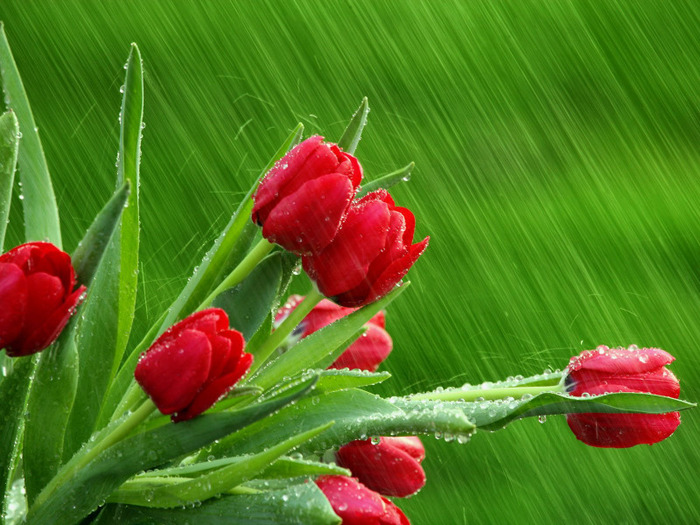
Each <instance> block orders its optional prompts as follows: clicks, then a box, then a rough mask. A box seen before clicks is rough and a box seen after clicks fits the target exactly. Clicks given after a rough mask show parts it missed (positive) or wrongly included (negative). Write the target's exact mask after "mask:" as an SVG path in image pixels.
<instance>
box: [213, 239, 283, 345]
mask: <svg viewBox="0 0 700 525" xmlns="http://www.w3.org/2000/svg"><path fill="white" fill-rule="evenodd" d="M281 279H282V254H281V252H277V253H273V254H272V255H269V256H268V257H266V258H265V259H264V260H263V261H262V262H261V263H260V264H258V266H257V267H256V268H255V270H253V271H252V272H251V274H250V275H249V276H248V277H247V278H246V279H245V280H244V281H243V282H242V283H240V284H239V285H237V286H235V287H233V288H231V289H230V290H227V291H226V292H224V293H222V294H220V295H219V296H218V297H217V298H216V299H215V300H214V303H213V306H216V307H218V308H222V309H223V310H224V311H225V312H226V313H227V314H228V318H229V322H230V323H231V327H232V328H235V329H236V330H238V331H240V332H242V333H243V337H245V340H246V341H249V340H250V338H251V337H252V336H253V334H255V332H257V330H258V328H260V326H261V325H262V324H263V322H264V321H265V318H266V317H267V316H268V315H270V310H271V308H272V305H273V303H274V301H275V297H276V296H277V290H278V288H279V285H280V282H281Z"/></svg>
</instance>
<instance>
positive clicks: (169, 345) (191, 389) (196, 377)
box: [134, 308, 253, 421]
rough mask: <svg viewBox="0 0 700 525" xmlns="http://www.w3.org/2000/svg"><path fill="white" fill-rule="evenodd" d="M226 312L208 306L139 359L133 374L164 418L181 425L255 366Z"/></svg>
mask: <svg viewBox="0 0 700 525" xmlns="http://www.w3.org/2000/svg"><path fill="white" fill-rule="evenodd" d="M244 345H245V341H244V340H243V335H241V333H240V332H238V331H236V330H230V329H229V324H228V316H227V315H226V312H224V311H223V310H221V309H219V308H209V309H207V310H202V311H201V312H196V313H194V314H192V315H190V316H189V317H187V318H185V319H184V320H182V321H180V322H179V323H177V324H175V325H173V326H172V327H170V328H169V329H168V330H167V331H166V332H165V333H163V335H161V336H160V337H159V338H158V339H157V340H156V341H155V343H153V344H152V345H151V347H150V348H149V349H148V350H147V351H146V352H145V353H144V354H143V355H142V356H141V359H140V360H139V362H138V364H137V365H136V370H135V372H134V376H135V377H136V381H138V383H139V384H140V385H141V387H142V388H143V389H144V390H145V391H146V393H147V394H148V395H149V396H150V398H151V399H152V400H153V403H155V405H156V406H157V407H158V410H160V411H161V412H162V413H163V414H173V415H172V420H173V421H185V420H187V419H192V418H193V417H195V416H197V415H199V414H201V413H202V412H204V411H205V410H207V409H208V408H210V407H211V406H212V405H213V404H214V403H216V402H217V401H218V400H219V399H220V398H222V397H223V396H224V395H226V393H227V392H228V391H229V390H231V388H233V386H234V385H235V384H236V383H237V382H238V380H239V379H241V378H242V377H243V376H244V375H245V374H246V372H248V369H249V368H250V365H251V364H252V362H253V356H252V354H248V353H246V352H244V351H243V347H244Z"/></svg>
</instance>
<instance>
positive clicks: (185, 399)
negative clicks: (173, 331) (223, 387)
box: [134, 329, 212, 414]
mask: <svg viewBox="0 0 700 525" xmlns="http://www.w3.org/2000/svg"><path fill="white" fill-rule="evenodd" d="M211 350H212V348H211V344H210V343H209V340H208V339H207V336H206V335H205V334H204V333H202V332H199V331H196V330H189V329H185V330H178V334H177V337H175V338H174V339H172V340H168V341H167V342H165V343H158V342H156V343H154V344H153V346H151V348H150V349H149V350H148V351H147V352H146V353H145V354H144V355H143V356H142V357H141V359H140V360H139V362H138V364H137V365H136V370H135V372H134V376H135V377H136V381H138V383H139V384H140V385H141V387H142V388H143V389H144V390H145V391H146V393H147V394H148V395H149V396H150V398H151V399H152V400H153V402H154V403H155V405H156V406H157V407H158V410H160V411H161V412H162V413H163V414H172V413H174V412H178V411H180V410H184V409H185V408H186V407H188V406H189V405H190V404H191V403H192V401H193V400H194V399H195V397H196V396H197V394H198V393H199V391H200V390H201V389H202V387H203V386H204V383H205V381H206V379H207V377H208V375H209V368H210V366H211Z"/></svg>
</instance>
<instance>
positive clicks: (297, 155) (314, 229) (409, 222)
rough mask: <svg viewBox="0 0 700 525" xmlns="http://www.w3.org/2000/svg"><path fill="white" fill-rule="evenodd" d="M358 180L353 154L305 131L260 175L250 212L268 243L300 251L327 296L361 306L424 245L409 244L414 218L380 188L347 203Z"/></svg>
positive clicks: (390, 283)
mask: <svg viewBox="0 0 700 525" xmlns="http://www.w3.org/2000/svg"><path fill="white" fill-rule="evenodd" d="M361 179H362V168H361V167H360V164H359V162H358V161H357V159H356V158H355V157H353V156H352V155H349V154H347V153H344V152H342V151H341V150H340V149H339V148H338V146H337V145H335V144H326V143H324V142H323V137H318V136H314V137H311V138H309V139H307V140H305V141H304V142H302V143H301V144H299V145H298V146H296V147H295V148H293V149H292V150H291V151H290V152H289V153H287V154H286V155H285V156H284V157H283V158H282V159H281V160H280V161H279V162H277V163H276V164H275V166H274V167H273V168H272V169H271V170H270V171H269V172H268V173H267V174H266V176H265V178H264V179H263V180H262V181H261V182H260V186H259V187H258V190H257V192H256V193H255V195H254V197H253V199H254V201H255V202H254V206H253V213H252V218H253V221H254V222H255V223H257V224H258V225H260V226H262V228H263V236H264V237H265V238H266V239H267V240H268V241H270V242H274V243H277V244H279V245H281V246H282V247H284V248H285V249H287V250H289V251H291V252H293V253H296V254H298V255H302V256H303V265H304V269H305V270H306V272H307V273H308V275H309V277H310V278H311V279H312V280H313V281H314V282H315V283H316V286H317V287H318V289H319V290H320V291H321V293H323V294H324V295H326V296H327V297H332V298H333V299H334V300H335V302H337V303H338V304H340V305H342V306H347V307H359V306H363V305H366V304H368V303H371V302H373V301H376V300H377V299H379V298H380V297H382V296H383V295H386V294H387V293H388V292H389V291H391V289H392V288H393V287H394V286H395V285H396V284H397V283H398V282H399V281H401V279H402V278H403V276H404V275H406V272H408V270H409V269H410V268H411V266H412V265H413V263H415V262H416V260H417V259H418V257H420V255H421V254H422V253H423V251H424V250H425V248H426V246H427V245H428V238H427V237H426V238H425V239H423V240H422V241H421V242H419V243H416V244H413V233H414V229H415V219H414V217H413V214H412V213H411V212H410V211H409V210H408V209H406V208H400V207H398V206H396V205H395V204H394V201H393V199H392V198H391V197H390V196H389V194H388V193H387V192H386V191H385V190H378V191H375V192H372V193H369V194H367V195H365V196H364V197H363V198H361V199H359V200H356V201H353V198H354V197H355V193H356V191H357V187H358V184H359V183H360V181H361Z"/></svg>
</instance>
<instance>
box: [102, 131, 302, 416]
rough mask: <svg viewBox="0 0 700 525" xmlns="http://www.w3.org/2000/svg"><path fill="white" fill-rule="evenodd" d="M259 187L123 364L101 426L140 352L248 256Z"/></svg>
mask: <svg viewBox="0 0 700 525" xmlns="http://www.w3.org/2000/svg"><path fill="white" fill-rule="evenodd" d="M303 129H304V127H303V126H302V125H301V124H299V125H297V127H296V128H295V129H294V130H293V131H292V133H291V134H290V135H289V136H288V137H287V139H286V140H285V141H284V143H283V144H282V146H281V147H280V148H279V149H278V150H277V152H276V153H275V155H274V156H273V157H272V159H270V161H269V162H268V164H267V166H265V168H264V169H263V172H262V175H264V174H265V173H266V172H267V171H268V170H269V169H270V168H271V167H272V166H273V165H274V163H275V162H277V160H279V159H280V158H281V157H282V156H283V155H284V154H285V152H287V150H289V148H291V147H293V146H294V145H295V144H296V143H297V142H298V141H299V139H300V137H301V132H302V131H303ZM262 175H261V176H262ZM256 187H257V181H256V183H255V185H253V187H252V188H251V189H250V191H249V192H248V194H247V195H246V196H245V197H244V198H243V200H242V201H241V203H240V205H239V206H238V209H237V210H236V211H235V213H234V214H233V216H232V217H231V220H230V221H229V223H228V224H227V225H226V227H225V228H224V230H223V232H221V234H220V235H219V237H218V238H217V240H216V241H215V242H214V245H213V246H212V247H211V249H210V250H209V251H208V252H207V254H206V255H205V256H204V258H203V259H202V262H201V264H200V265H199V266H197V268H196V269H195V271H194V274H193V275H192V277H191V278H190V279H189V281H188V282H187V285H186V286H185V288H184V289H183V290H182V292H181V293H180V295H179V296H178V297H177V299H175V301H174V302H173V304H172V305H171V307H170V308H169V309H168V311H167V313H165V314H164V316H163V317H161V319H159V323H158V325H157V326H154V327H153V328H152V329H151V330H149V332H148V333H147V334H146V336H145V337H144V338H143V340H142V341H141V342H140V343H139V344H138V345H137V346H136V347H135V348H134V350H133V351H132V352H131V354H130V355H129V356H128V358H127V359H126V360H125V361H124V363H123V364H122V367H121V369H120V370H119V373H118V374H117V377H116V378H115V380H114V381H113V383H112V386H111V387H110V390H109V392H108V393H107V396H106V397H105V401H104V403H103V407H102V409H101V411H100V418H99V422H100V423H101V424H104V423H106V422H107V421H109V419H110V418H111V417H112V414H113V413H114V411H115V410H116V409H117V406H118V405H119V402H120V401H121V399H122V397H123V396H124V394H125V393H126V390H127V388H129V385H130V384H131V382H132V379H133V375H134V368H135V367H136V363H137V362H138V358H139V355H140V354H141V352H143V351H144V350H146V349H147V348H148V347H149V346H150V345H151V343H152V342H153V341H154V340H155V338H156V337H157V336H158V335H159V334H160V333H162V332H164V331H165V330H166V329H167V328H169V327H170V326H172V325H173V324H174V323H175V322H177V321H178V320H180V319H182V318H183V317H185V316H187V315H189V314H190V313H192V312H193V311H194V309H195V308H197V307H198V306H199V305H200V304H201V303H202V301H204V299H205V298H206V297H207V296H208V294H209V293H210V292H211V291H212V290H213V288H214V286H215V285H216V283H217V282H219V281H220V280H221V279H222V278H223V277H224V276H225V275H226V274H227V273H228V272H230V271H231V270H232V269H233V267H234V266H235V265H236V264H237V262H239V261H240V260H241V259H242V258H243V256H244V255H245V251H246V250H247V249H248V247H249V246H250V242H251V241H252V239H253V236H254V233H255V231H256V230H257V227H255V226H254V225H253V224H252V222H251V221H250V214H251V211H252V209H253V200H252V196H253V193H254V192H255V189H256ZM98 426H99V425H98Z"/></svg>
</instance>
